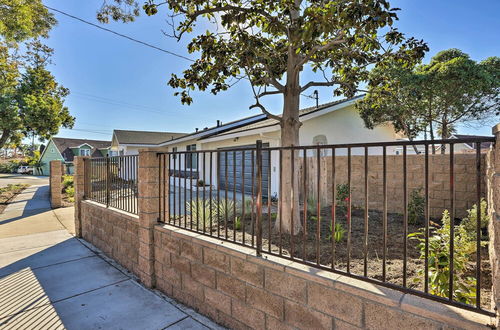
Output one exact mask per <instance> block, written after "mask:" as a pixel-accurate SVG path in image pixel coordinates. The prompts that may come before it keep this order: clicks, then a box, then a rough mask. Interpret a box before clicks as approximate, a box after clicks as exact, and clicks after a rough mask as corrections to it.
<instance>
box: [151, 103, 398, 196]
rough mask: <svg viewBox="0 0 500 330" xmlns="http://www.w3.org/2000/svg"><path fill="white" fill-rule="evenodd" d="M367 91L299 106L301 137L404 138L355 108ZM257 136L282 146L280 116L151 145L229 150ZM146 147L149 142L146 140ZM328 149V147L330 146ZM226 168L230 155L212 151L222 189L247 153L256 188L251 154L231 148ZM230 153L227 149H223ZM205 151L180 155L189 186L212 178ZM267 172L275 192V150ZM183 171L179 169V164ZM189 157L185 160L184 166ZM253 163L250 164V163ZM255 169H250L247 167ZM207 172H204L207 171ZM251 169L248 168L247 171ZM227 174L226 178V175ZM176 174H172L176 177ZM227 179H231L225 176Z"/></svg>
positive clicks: (307, 140)
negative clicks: (372, 125)
mask: <svg viewBox="0 0 500 330" xmlns="http://www.w3.org/2000/svg"><path fill="white" fill-rule="evenodd" d="M361 97H362V96H357V97H354V98H350V99H343V100H339V101H334V102H330V103H326V104H323V105H319V106H318V107H310V108H305V109H302V110H300V120H301V122H302V127H301V128H300V133H299V140H300V145H304V146H305V145H326V144H343V143H365V142H383V141H396V140H401V139H403V138H404V136H402V135H401V134H398V133H396V132H395V130H394V127H393V125H392V124H390V123H387V124H384V125H380V126H377V127H375V128H374V129H367V128H366V127H365V125H364V122H363V120H362V119H361V117H360V115H359V113H358V110H357V109H356V108H355V103H356V101H357V100H359V99H360V98H361ZM257 140H261V141H262V142H263V145H264V146H270V147H279V146H281V139H280V125H279V123H278V121H277V120H275V119H268V118H267V117H266V116H265V115H264V114H259V115H255V116H251V117H247V118H243V119H240V120H236V121H233V122H230V123H226V124H220V122H218V123H217V125H216V126H214V127H210V128H205V129H203V130H197V131H195V132H193V133H190V134H186V135H183V136H180V137H177V138H174V139H168V140H165V141H162V142H160V143H157V144H154V145H149V146H148V147H156V148H158V147H160V148H165V149H166V150H168V151H194V150H224V149H227V148H245V147H254V146H255V143H256V141H257ZM144 147H146V146H144ZM325 152H328V151H325ZM363 152H364V149H363V148H356V149H352V154H353V155H355V154H363ZM381 152H382V150H381V148H371V149H370V154H381ZM346 153H347V150H346V149H344V150H338V151H337V153H336V154H337V155H341V154H346ZM387 153H388V154H396V150H395V148H393V147H388V148H387ZM227 154H228V157H227V164H228V166H227V168H228V172H231V173H230V174H229V175H226V173H225V172H224V171H225V168H226V157H225V156H224V157H221V159H216V157H217V154H216V153H214V154H213V157H214V158H213V159H212V178H213V182H217V176H218V177H219V182H220V184H219V187H220V189H225V187H231V189H232V187H233V181H234V173H232V170H231V168H232V166H233V165H232V162H233V159H234V158H233V157H235V158H236V162H237V164H241V159H242V156H243V155H244V157H245V184H244V185H245V188H244V189H245V192H248V191H250V190H251V180H250V176H251V154H250V153H249V152H248V153H245V154H244V153H243V152H242V151H237V152H236V155H235V156H234V155H233V154H232V153H227ZM224 155H226V153H225V154H224ZM202 157H203V156H201V155H200V157H199V158H200V159H197V158H198V157H196V154H194V155H189V154H188V155H186V157H184V156H181V157H180V158H181V159H180V160H179V159H177V160H176V166H177V172H176V173H179V174H178V175H180V176H182V177H184V176H190V175H191V173H193V174H192V175H193V180H191V182H189V183H187V184H188V185H189V186H195V185H196V181H197V180H199V179H203V178H205V179H206V180H207V181H208V178H209V175H210V173H209V158H210V156H208V155H207V156H206V157H207V159H206V161H205V171H204V169H203V168H202V167H203V166H202V163H203V159H202ZM263 158H264V159H263V163H264V164H263V178H266V177H267V176H268V173H270V175H271V191H270V192H271V194H272V195H275V194H277V193H278V190H279V189H278V185H279V183H278V182H279V180H278V176H279V159H278V157H276V155H272V156H271V162H270V164H269V162H268V155H266V154H264V155H263ZM179 162H180V163H181V164H180V168H181V169H182V171H178V169H179V164H178V163H179ZM184 162H186V163H187V164H186V166H184ZM247 164H248V166H247ZM237 171H241V166H240V165H239V166H237ZM248 171H250V172H248ZM204 172H205V176H203V173H204ZM247 173H249V174H248V175H247ZM226 177H227V180H226ZM236 177H237V181H238V182H239V179H240V178H241V173H236ZM172 179H173V178H171V181H172ZM226 181H227V182H226ZM183 182H184V180H183V179H182V180H177V181H176V183H175V184H176V185H181V186H182V185H183V184H184V183H183ZM238 182H237V183H236V186H237V187H236V190H237V191H242V187H241V186H242V185H241V184H239V183H238ZM263 192H264V195H268V188H267V180H264V181H263Z"/></svg>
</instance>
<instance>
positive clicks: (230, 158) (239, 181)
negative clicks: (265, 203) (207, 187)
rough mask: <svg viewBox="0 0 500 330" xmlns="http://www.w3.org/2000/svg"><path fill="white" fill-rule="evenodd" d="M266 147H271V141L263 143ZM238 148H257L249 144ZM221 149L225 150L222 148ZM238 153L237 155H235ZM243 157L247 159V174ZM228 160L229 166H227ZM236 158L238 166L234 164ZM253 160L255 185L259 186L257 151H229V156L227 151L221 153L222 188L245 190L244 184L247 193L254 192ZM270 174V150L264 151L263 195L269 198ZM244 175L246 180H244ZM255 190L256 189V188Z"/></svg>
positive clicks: (219, 170)
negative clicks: (257, 180) (256, 179)
mask: <svg viewBox="0 0 500 330" xmlns="http://www.w3.org/2000/svg"><path fill="white" fill-rule="evenodd" d="M262 146H263V147H264V148H265V147H269V143H265V144H263V145H262ZM237 148H249V149H250V148H255V145H248V146H238V147H237ZM219 150H224V148H221V149H219ZM235 153H236V155H235ZM243 159H244V160H245V169H244V170H245V175H244V176H243ZM226 160H227V166H226ZM235 160H236V166H234V164H235ZM252 160H253V162H254V164H255V165H254V166H253V169H254V182H255V187H257V182H256V181H255V178H256V177H257V159H256V156H255V151H253V159H252V150H248V151H246V150H245V151H228V152H227V158H226V153H225V152H224V153H220V156H219V161H218V167H219V169H218V172H219V180H220V189H222V190H225V189H227V190H229V191H233V189H235V188H236V191H237V192H240V193H241V192H243V186H244V187H245V194H247V195H250V194H251V193H252ZM226 170H227V180H226ZM235 172H236V187H235V182H234V177H235V175H234V173H235ZM268 175H269V151H267V152H266V151H263V152H262V196H263V197H265V198H267V195H268ZM243 177H244V182H243ZM254 191H255V190H254Z"/></svg>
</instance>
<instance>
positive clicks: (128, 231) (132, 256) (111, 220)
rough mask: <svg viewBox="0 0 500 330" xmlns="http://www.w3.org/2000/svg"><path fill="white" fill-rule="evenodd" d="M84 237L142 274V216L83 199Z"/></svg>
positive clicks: (126, 266) (123, 264)
mask: <svg viewBox="0 0 500 330" xmlns="http://www.w3.org/2000/svg"><path fill="white" fill-rule="evenodd" d="M80 207H81V215H82V219H81V220H82V233H83V238H84V239H85V240H87V241H89V242H90V243H92V244H93V245H95V246H96V247H98V248H99V249H101V250H102V251H103V252H104V253H105V254H106V255H107V256H109V257H111V258H113V259H114V260H116V261H117V262H118V263H119V264H120V265H122V266H123V267H125V268H127V269H128V270H129V271H131V272H132V273H134V274H135V275H137V276H139V274H140V269H139V217H138V216H136V215H134V214H130V213H126V212H123V211H120V210H117V209H113V208H105V207H102V205H101V204H98V203H95V202H92V201H82V203H81V205H80Z"/></svg>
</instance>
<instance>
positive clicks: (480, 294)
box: [158, 138, 494, 314]
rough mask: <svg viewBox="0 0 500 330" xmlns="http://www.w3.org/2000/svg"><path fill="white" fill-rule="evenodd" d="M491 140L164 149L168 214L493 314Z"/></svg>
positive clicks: (263, 249) (194, 227)
mask: <svg viewBox="0 0 500 330" xmlns="http://www.w3.org/2000/svg"><path fill="white" fill-rule="evenodd" d="M493 143H494V138H469V139H453V140H452V139H450V140H435V141H434V142H431V141H414V142H409V141H395V142H386V143H364V144H337V145H317V146H300V147H266V148H264V147H262V143H261V142H259V141H258V142H257V144H256V145H255V147H252V148H247V147H245V148H232V149H220V150H203V151H179V152H166V153H158V160H159V168H160V173H159V176H160V187H159V195H160V202H159V208H160V221H162V222H165V223H168V224H170V225H173V226H176V227H180V228H184V229H187V230H191V231H195V232H197V233H201V234H203V235H207V236H211V237H216V238H218V239H221V240H225V241H231V242H234V243H237V244H241V245H244V246H248V247H252V248H255V249H256V251H257V254H259V255H260V254H262V253H267V254H271V255H276V256H279V257H282V258H287V259H290V260H293V261H296V262H300V263H304V264H307V265H310V266H313V267H317V268H320V269H325V270H329V271H332V272H336V273H341V274H344V275H348V276H351V277H355V278H358V279H362V280H365V281H369V282H373V283H377V284H381V285H384V286H388V287H391V288H394V289H397V290H401V291H403V292H410V293H414V294H417V295H420V296H424V297H428V298H431V299H434V300H438V301H441V302H444V303H448V304H453V305H457V306H460V307H463V308H466V309H473V310H476V311H480V312H482V313H486V314H491V312H489V311H487V309H488V308H489V306H490V304H489V299H490V293H491V287H490V286H491V284H490V283H491V281H490V280H488V279H486V280H485V277H489V276H490V273H489V269H490V267H489V265H488V264H489V259H488V250H487V244H488V241H489V239H488V233H487V222H488V218H487V215H486V202H485V200H484V197H485V192H484V191H485V190H484V186H485V184H484V182H485V181H484V179H485V177H484V172H485V164H484V162H485V152H486V150H487V149H488V147H489V146H490V145H492V144H493ZM287 166H288V168H286V167H287ZM285 168H286V169H285ZM286 176H288V177H286ZM285 182H288V184H286V183H285ZM292 219H293V220H292Z"/></svg>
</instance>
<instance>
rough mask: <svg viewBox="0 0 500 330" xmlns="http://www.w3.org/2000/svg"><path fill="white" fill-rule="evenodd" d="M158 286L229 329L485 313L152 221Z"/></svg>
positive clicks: (416, 322)
mask: <svg viewBox="0 0 500 330" xmlns="http://www.w3.org/2000/svg"><path fill="white" fill-rule="evenodd" d="M154 241H155V277H156V285H157V287H158V288H159V289H160V290H161V291H163V292H164V293H166V294H167V295H169V296H171V297H173V298H175V299H177V300H179V301H181V302H182V303H184V304H186V305H188V306H191V307H193V308H195V309H196V310H198V311H199V312H201V313H202V314H204V315H207V316H209V317H210V318H212V319H213V320H215V321H216V322H219V323H220V324H222V325H224V326H227V327H229V328H232V329H297V328H299V329H360V328H366V329H444V328H460V329H488V328H489V327H488V326H487V325H488V324H493V320H492V319H491V318H490V317H487V316H483V315H480V314H477V313H474V312H469V311H464V310H459V309H457V308H454V307H450V306H447V305H443V304H441V303H438V302H434V301H430V300H426V299H423V298H418V297H416V296H413V295H409V294H403V293H401V292H399V291H395V290H392V289H388V288H385V287H382V286H378V285H374V284H370V283H367V282H363V281H360V280H356V279H352V278H348V277H346V276H341V275H338V274H333V273H330V272H327V271H320V270H317V269H314V268H311V267H307V266H304V265H301V264H298V263H294V262H290V261H287V260H284V259H280V258H275V257H272V256H265V257H264V258H259V257H257V256H255V252H254V251H253V250H251V249H247V248H243V247H240V246H238V245H235V244H231V243H228V242H221V241H217V240H215V239H212V238H209V237H204V236H201V235H197V234H195V233H192V232H189V231H185V230H181V229H177V228H175V227H172V226H168V225H166V226H161V225H157V226H156V227H155V232H154Z"/></svg>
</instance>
